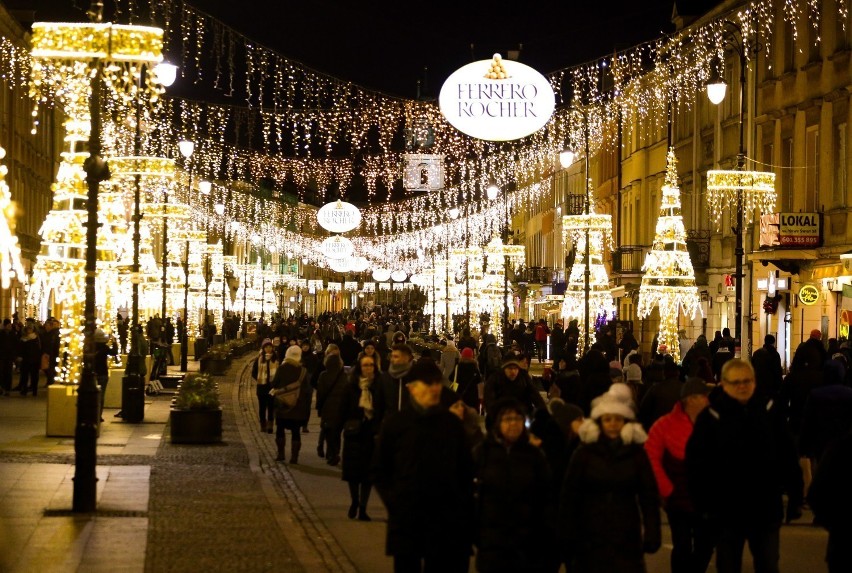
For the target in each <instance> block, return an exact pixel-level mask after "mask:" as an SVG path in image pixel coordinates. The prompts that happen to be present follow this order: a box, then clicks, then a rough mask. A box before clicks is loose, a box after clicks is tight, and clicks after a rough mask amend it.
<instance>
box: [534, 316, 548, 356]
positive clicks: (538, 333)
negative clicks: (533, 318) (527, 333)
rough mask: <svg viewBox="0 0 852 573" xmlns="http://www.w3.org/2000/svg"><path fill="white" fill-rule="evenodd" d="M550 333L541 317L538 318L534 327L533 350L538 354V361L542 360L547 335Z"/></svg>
mask: <svg viewBox="0 0 852 573" xmlns="http://www.w3.org/2000/svg"><path fill="white" fill-rule="evenodd" d="M549 334H550V328H548V326H547V322H545V320H544V319H543V318H540V319H539V320H538V324H537V325H536V327H535V351H536V353H537V354H538V363H539V364H541V363H542V362H544V358H545V352H546V351H545V349H546V348H547V337H548V335H549Z"/></svg>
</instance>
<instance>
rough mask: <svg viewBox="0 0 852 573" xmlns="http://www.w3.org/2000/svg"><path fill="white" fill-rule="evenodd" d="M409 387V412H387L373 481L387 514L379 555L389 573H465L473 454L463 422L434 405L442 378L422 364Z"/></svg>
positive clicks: (471, 520) (414, 371) (470, 532)
mask: <svg viewBox="0 0 852 573" xmlns="http://www.w3.org/2000/svg"><path fill="white" fill-rule="evenodd" d="M408 374H409V376H410V380H411V382H409V383H408V385H407V392H408V397H407V400H410V401H411V407H408V408H403V409H400V410H399V411H398V412H394V413H392V414H389V415H388V417H387V419H386V420H385V422H384V424H383V425H382V428H381V432H380V434H379V438H378V443H377V446H376V447H377V452H376V457H375V468H374V476H375V477H374V483H375V486H376V490H377V491H378V492H379V495H380V496H381V498H382V501H383V502H384V504H385V507H386V508H387V510H388V525H387V542H386V546H385V551H386V553H387V554H388V555H390V556H392V557H393V560H394V572H395V573H409V572H410V573H414V572H418V573H419V572H421V571H435V572H438V571H440V572H442V573H467V571H468V568H469V563H470V556H471V554H472V543H473V532H474V511H473V509H474V504H473V477H474V466H473V458H472V455H471V450H470V448H469V446H468V441H467V438H466V436H465V432H464V428H463V425H462V422H461V421H460V420H459V418H458V417H457V416H456V415H455V414H452V413H451V412H450V411H449V410H447V409H445V408H442V407H441V406H440V401H441V393H442V388H443V384H442V382H443V376H442V375H441V370H440V368H438V366H437V365H436V364H435V363H434V362H433V361H431V360H424V359H420V360H418V361H417V363H415V364H414V365H413V366H412V367H411V370H410V372H409V373H408Z"/></svg>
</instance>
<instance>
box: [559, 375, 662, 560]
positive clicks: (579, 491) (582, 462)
mask: <svg viewBox="0 0 852 573" xmlns="http://www.w3.org/2000/svg"><path fill="white" fill-rule="evenodd" d="M620 386H624V385H623V384H622V385H619V387H618V391H613V390H610V391H607V392H606V393H604V394H602V395H601V396H599V397H597V398H596V399H595V400H594V401H593V403H592V409H591V416H590V418H588V419H586V420H585V421H584V422H583V423H582V425H581V426H580V430H579V434H580V440H581V441H582V443H581V445H580V447H579V448H577V450H576V451H575V452H574V455H573V456H572V457H571V461H570V462H569V464H568V470H567V471H566V474H565V482H564V484H563V486H562V496H561V500H560V503H559V534H560V536H561V537H562V541H563V546H564V547H565V551H566V554H565V556H564V559H565V560H566V562H567V563H570V564H571V566H570V567H568V568H567V569H568V571H581V572H589V573H591V572H601V573H602V572H610V571H611V572H616V571H617V572H618V573H633V572H635V573H645V559H644V555H643V554H644V553H655V552H656V551H657V550H658V549H659V548H660V544H661V530H660V507H659V494H658V493H657V484H656V482H655V480H654V472H653V470H652V469H651V464H650V462H649V461H648V456H647V455H646V454H645V450H644V449H643V447H642V444H643V443H644V442H645V440H646V438H647V435H646V434H645V431H644V430H643V429H642V426H641V425H640V424H638V423H637V422H635V421H634V420H635V417H636V416H635V413H634V410H633V408H632V406H631V403H630V401H629V396H630V390H629V388H626V391H625V392H622V391H621V388H620Z"/></svg>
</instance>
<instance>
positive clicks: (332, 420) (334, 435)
mask: <svg viewBox="0 0 852 573" xmlns="http://www.w3.org/2000/svg"><path fill="white" fill-rule="evenodd" d="M324 364H325V370H323V371H322V373H321V374H320V375H319V380H318V382H317V412H318V413H319V417H320V440H319V445H318V446H317V455H318V456H319V457H321V458H325V459H326V461H327V462H328V465H330V466H336V465H337V464H339V463H340V443H341V442H340V433H341V432H342V431H343V417H342V415H341V414H342V411H341V408H342V403H343V394H344V392H345V391H346V384H347V382H348V379H347V377H346V372H344V370H343V361H342V360H341V359H340V354H338V353H337V352H334V353H332V354H328V355H327V356H326V357H325V360H324ZM323 441H325V442H326V443H327V444H328V447H327V448H325V450H323Z"/></svg>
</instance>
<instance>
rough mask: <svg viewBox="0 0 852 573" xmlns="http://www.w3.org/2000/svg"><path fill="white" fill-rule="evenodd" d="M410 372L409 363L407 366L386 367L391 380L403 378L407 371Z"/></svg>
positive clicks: (392, 365) (393, 365) (394, 365)
mask: <svg viewBox="0 0 852 573" xmlns="http://www.w3.org/2000/svg"><path fill="white" fill-rule="evenodd" d="M409 370H411V363H410V362H409V363H408V364H391V365H390V366H388V374H390V375H391V377H393V378H403V377H405V375H406V374H408V371H409Z"/></svg>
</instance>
